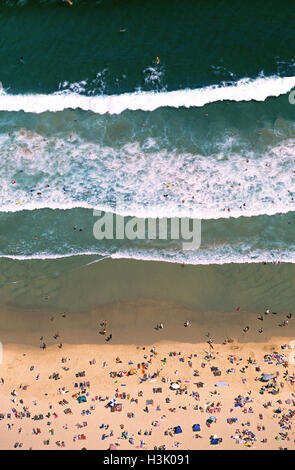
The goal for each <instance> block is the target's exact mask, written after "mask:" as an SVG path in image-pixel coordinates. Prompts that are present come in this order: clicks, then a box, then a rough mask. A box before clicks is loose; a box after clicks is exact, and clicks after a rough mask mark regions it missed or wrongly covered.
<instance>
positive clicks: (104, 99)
mask: <svg viewBox="0 0 295 470" xmlns="http://www.w3.org/2000/svg"><path fill="white" fill-rule="evenodd" d="M293 87H295V77H283V78H282V77H277V76H273V77H259V78H256V79H254V80H252V79H249V78H246V79H241V80H239V81H237V82H234V83H232V84H230V85H226V84H221V85H211V86H207V87H204V88H200V89H194V90H191V89H185V90H178V91H169V92H144V91H140V92H134V93H124V94H121V95H109V96H105V95H100V96H84V95H79V94H77V93H71V92H57V93H54V94H50V95H45V94H36V95H9V94H7V93H6V92H5V91H2V93H1V95H0V111H25V112H28V113H43V112H46V111H51V112H56V111H62V110H64V109H66V108H71V109H76V108H80V109H82V110H84V111H93V112H94V113H98V114H106V113H109V114H120V113H122V112H123V111H125V110H127V109H129V110H132V111H135V110H142V111H154V110H155V109H157V108H161V107H167V106H168V107H173V108H179V107H185V108H190V107H201V106H204V105H206V104H208V103H213V102H216V101H224V100H230V101H251V100H254V101H264V100H265V99H266V98H268V97H271V96H279V95H282V94H285V93H288V92H289V91H290V90H292V88H293Z"/></svg>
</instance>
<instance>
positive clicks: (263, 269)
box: [0, 0, 295, 310]
mask: <svg viewBox="0 0 295 470" xmlns="http://www.w3.org/2000/svg"><path fill="white" fill-rule="evenodd" d="M70 3H71V2H69V1H67V0H64V1H63V0H39V1H38V0H1V1H0V81H1V87H0V273H1V274H0V295H1V299H2V300H1V303H2V304H5V305H8V304H12V305H18V306H27V307H28V306H30V307H31V306H39V304H40V305H41V304H42V302H43V299H44V296H48V297H50V300H49V305H50V306H51V307H52V308H55V307H57V306H58V307H60V308H75V307H77V305H78V304H79V307H77V308H82V307H83V306H84V308H86V307H90V306H93V305H94V304H97V303H103V302H108V301H111V300H114V299H115V300H118V299H119V298H124V299H128V298H129V297H130V296H131V297H134V295H135V296H136V295H137V296H139V297H141V298H143V297H149V298H150V297H153V298H160V294H161V293H162V295H163V297H165V298H171V297H172V298H174V297H175V300H178V301H180V302H185V299H187V302H188V303H189V304H190V305H194V306H195V307H196V308H200V309H204V310H210V309H211V310H218V309H220V310H228V309H231V308H232V306H233V305H236V304H237V303H239V299H243V302H244V304H243V308H245V309H246V310H247V309H248V310H260V309H262V308H265V307H266V306H267V305H269V304H275V305H276V306H277V307H276V308H277V309H279V307H280V305H281V308H282V309H286V310H289V309H292V308H293V304H294V300H295V299H294V283H293V279H294V277H295V268H294V263H295V209H294V204H295V165H294V161H295V105H294V102H295V100H294V96H293V94H292V90H293V89H294V88H295V29H294V19H295V3H294V1H287V0H284V1H272V0H269V1H268V2H265V1H258V0H256V1H252V0H249V1H247V2H241V1H233V0H227V1H223V0H212V1H208V0H207V1H205V0H198V1H197V0H196V1H193V0H190V1H188V0H182V1H167V0H157V1H155V0H150V1H135V0H133V1H131V0H130V1H127V0H126V1H122V0H121V1H111V0H98V1H95V0H72V4H70ZM94 210H96V212H95V213H94ZM98 216H99V217H105V216H108V217H109V216H112V217H113V218H114V219H116V217H117V219H116V220H115V222H114V227H113V228H114V231H113V235H114V234H115V228H116V226H117V225H118V224H119V222H118V216H120V217H121V218H123V217H125V219H124V220H125V221H127V222H128V221H130V220H133V219H134V217H137V218H138V219H140V220H141V221H146V219H147V218H153V219H160V220H164V219H166V218H167V219H168V221H170V220H171V219H172V218H175V217H177V218H180V220H182V219H183V218H186V219H190V221H191V223H193V221H198V223H200V224H201V244H200V246H199V247H198V248H195V249H189V250H184V249H183V240H182V239H169V237H168V238H167V239H165V238H164V239H159V238H157V237H154V238H153V239H149V238H148V230H147V226H146V225H145V228H144V230H143V233H141V236H137V235H138V234H139V232H136V230H135V233H134V237H133V239H130V237H127V236H125V237H121V238H118V237H116V236H115V235H114V236H107V237H105V238H102V239H97V238H96V237H95V236H94V233H93V229H94V224H95V222H96V221H97V217H98ZM144 223H145V222H144ZM137 228H138V227H137ZM107 258H110V260H108V261H107V260H106V259H107ZM124 258H125V259H126V258H127V259H129V260H130V261H128V262H123V261H122V264H121V265H120V266H125V268H126V270H125V271H124V269H123V270H122V273H121V276H122V277H121V278H120V277H118V273H119V272H121V271H120V269H118V263H120V262H119V261H118V260H120V259H124ZM112 259H115V261H114V262H113V264H112ZM132 260H133V261H132ZM135 260H137V261H135ZM150 262H152V263H150ZM89 263H90V264H89ZM168 263H169V264H168ZM171 263H172V264H176V266H174V267H172V264H171ZM182 264H185V265H191V266H189V271H187V270H183V271H180V272H181V273H184V271H185V273H186V274H185V275H184V274H181V275H180V272H178V271H176V270H177V269H181V265H182ZM151 265H153V266H154V268H153V269H152V268H150V266H151ZM217 265H218V266H217ZM87 266H92V267H91V268H87ZM93 266H95V268H94V267H93ZM104 266H105V271H104ZM112 266H114V267H113V270H114V271H113V274H112ZM160 266H161V267H160ZM164 266H165V267H164ZM88 269H89V270H90V271H91V275H90V271H89V270H88ZM76 272H79V275H80V276H81V277H80V280H78V278H79V276H78V277H77V278H76V277H75V276H76V274H75V273H76ZM104 272H105V273H107V274H106V277H105V278H103V279H104V281H103V283H101V286H103V287H101V288H98V289H95V287H94V285H92V284H91V282H90V277H91V276H94V279H95V276H98V277H99V278H100V276H103V274H104ZM123 272H124V274H123ZM157 272H161V273H162V276H163V277H161V276H160V277H159V276H157V274H156V273H157ZM73 273H74V274H73ZM139 273H141V274H139ZM188 273H189V274H188ZM258 273H259V274H258ZM145 274H146V276H147V277H145ZM141 275H142V278H141ZM72 276H74V277H72ZM112 276H113V277H112ZM179 276H184V278H183V279H186V284H185V286H186V287H184V284H183V281H180V279H182V277H179ZM123 278H124V282H125V281H126V280H127V281H128V279H129V280H130V282H129V283H128V282H127V281H126V282H127V285H126V286H125V288H124V289H123V290H122V285H125V284H124V283H123V284H122V283H121V281H120V279H121V280H122V281H123ZM65 279H68V281H65ZM139 279H141V283H139ZM39 280H40V281H39ZM167 280H169V283H168V284H169V288H168V287H167V285H168V284H167V282H168V281H167ZM112 282H113V286H116V288H115V287H113V288H108V287H107V286H108V285H109V284H108V283H112ZM79 283H80V285H81V286H82V285H83V293H84V294H83V295H82V296H81V292H80V291H79V292H80V294H79V295H78V294H77V295H78V297H75V293H74V292H75V290H76V287H77V285H78V284H79ZM90 284H91V287H90ZM196 285H198V287H196ZM217 285H219V288H216V286H217ZM61 286H63V288H61ZM153 286H154V287H153ZM121 290H122V292H121ZM76 292H78V290H77V291H76ZM87 292H88V293H87ZM106 292H107V293H108V294H107V295H106ZM118 292H121V294H120V295H119V294H118ZM184 293H185V294H184ZM226 293H227V294H226ZM264 295H265V298H264ZM202 296H203V297H202ZM280 296H281V298H280ZM197 297H198V301H197V300H196V298H197ZM41 299H42V300H41ZM82 299H83V301H82ZM213 299H214V300H213ZM80 303H81V305H80ZM82 304H83V305H82Z"/></svg>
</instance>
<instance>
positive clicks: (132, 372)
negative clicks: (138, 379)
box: [128, 369, 137, 375]
mask: <svg viewBox="0 0 295 470" xmlns="http://www.w3.org/2000/svg"><path fill="white" fill-rule="evenodd" d="M136 373H137V370H136V369H131V370H130V371H129V372H128V374H129V375H134V374H136Z"/></svg>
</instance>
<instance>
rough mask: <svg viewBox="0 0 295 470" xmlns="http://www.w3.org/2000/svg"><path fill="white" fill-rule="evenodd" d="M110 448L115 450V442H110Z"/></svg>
mask: <svg viewBox="0 0 295 470" xmlns="http://www.w3.org/2000/svg"><path fill="white" fill-rule="evenodd" d="M109 449H110V450H116V449H117V447H116V446H115V444H110V447H109Z"/></svg>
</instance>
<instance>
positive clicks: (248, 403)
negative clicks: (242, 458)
mask: <svg viewBox="0 0 295 470" xmlns="http://www.w3.org/2000/svg"><path fill="white" fill-rule="evenodd" d="M65 313H66V316H63V314H64V312H46V311H38V312H34V311H25V312H24V311H23V312H19V311H13V310H6V311H4V310H3V311H2V312H1V315H0V318H1V320H0V331H1V337H0V340H1V342H2V343H3V363H2V364H1V365H0V377H1V378H3V379H4V384H2V385H1V384H0V397H1V400H0V413H1V414H2V415H4V416H3V419H0V432H1V438H0V448H1V449H12V448H14V446H15V445H16V443H20V444H21V447H16V448H22V449H29V448H32V449H58V448H61V449H62V448H65V449H81V448H83V447H85V448H87V449H107V448H109V446H110V444H114V445H116V446H117V448H118V449H137V448H145V449H153V448H155V447H157V448H159V447H160V446H165V447H166V449H175V448H177V449H207V448H212V449H215V448H217V449H253V448H254V449H278V448H280V447H283V448H285V447H287V448H291V449H292V448H294V439H295V437H294V431H293V426H292V421H293V420H294V419H295V418H293V416H292V414H293V410H294V405H295V384H294V385H293V381H292V374H295V366H294V365H293V364H290V361H289V359H290V354H291V353H292V349H290V347H288V344H289V342H290V340H292V339H293V338H295V320H294V319H293V318H291V319H288V325H286V326H284V327H279V326H278V325H279V324H280V323H281V322H282V321H285V320H286V319H287V317H286V314H280V315H278V314H277V315H274V314H271V313H270V314H268V315H265V314H264V313H263V312H262V317H263V320H259V319H258V318H257V317H258V315H257V314H251V313H249V312H241V311H235V312H233V313H228V314H226V313H225V314H220V313H214V312H211V313H210V314H209V313H206V314H202V313H198V312H196V311H193V310H190V309H188V308H184V307H183V306H180V305H177V304H172V303H168V302H153V301H140V302H139V301H138V302H124V303H113V304H107V305H104V306H102V307H100V308H99V309H96V310H93V311H89V312H81V313H75V314H72V313H71V312H65ZM104 320H107V322H108V323H107V328H106V329H107V332H106V335H101V334H99V330H101V329H102V328H101V327H100V323H101V322H102V321H104ZM186 320H189V321H190V322H191V323H192V324H191V326H189V327H184V322H185V321H186ZM293 322H294V324H293ZM159 323H163V329H159V330H155V326H156V325H157V324H159ZM246 326H249V330H248V331H247V332H244V331H243V329H244V328H245V327H246ZM260 328H263V332H262V333H259V329H260ZM56 334H58V337H57V338H54V336H56ZM108 334H112V339H111V340H110V342H108V343H106V341H105V338H106V337H107V335H108ZM42 336H43V337H44V338H43V339H40V338H41V337H42ZM209 338H212V339H213V343H212V346H213V348H212V347H210V345H209V344H208V342H207V341H208V340H209ZM229 338H230V339H232V340H233V342H230V343H226V344H222V343H223V342H224V340H225V339H229ZM43 342H45V343H46V349H44V350H43V349H41V348H40V345H42V343H43ZM60 343H62V347H61V348H59V347H58V344H60ZM282 346H286V347H285V349H282ZM172 352H175V353H176V355H169V354H170V353H172ZM179 353H180V354H179ZM275 353H277V354H275ZM266 354H275V356H276V357H279V360H277V359H275V358H273V359H272V361H271V362H272V363H271V364H269V363H267V362H265V360H264V355H266ZM230 356H232V357H234V358H235V359H232V361H233V362H230ZM283 356H285V360H284V359H283ZM117 357H119V358H120V360H121V361H122V362H120V363H119V362H116V358H117ZM249 358H251V362H249V361H248V360H249ZM93 360H95V363H94V364H90V362H92V361H93ZM288 361H289V364H288ZM278 362H279V364H278ZM142 363H145V364H146V365H147V366H148V367H147V368H145V369H144V368H143V366H142ZM140 364H141V365H140ZM202 364H203V365H202ZM204 364H205V366H204ZM138 365H140V366H139V367H138ZM32 366H34V368H32ZM214 366H215V367H218V369H219V370H220V372H221V375H218V376H214V375H213V372H212V371H211V367H214ZM257 367H260V370H257ZM232 368H233V369H234V370H235V372H234V373H227V372H226V371H228V370H229V369H232ZM243 368H245V369H243ZM132 369H135V370H136V373H134V374H133V375H128V376H127V375H125V376H123V377H114V378H112V377H110V372H116V373H118V372H119V371H126V372H128V371H130V370H132ZM196 371H198V373H197V372H196ZM78 372H85V376H83V377H76V375H75V374H77V373H78ZM277 372H278V373H279V375H278V377H277V378H276V383H275V382H274V381H273V380H271V381H270V382H268V383H271V384H272V385H273V387H272V388H269V389H268V390H265V391H264V393H263V394H261V393H259V391H260V389H261V387H262V386H263V385H267V383H262V382H261V381H260V380H257V379H259V378H260V377H261V374H262V373H274V374H276V373H277ZM286 373H287V374H286ZM53 374H59V375H58V376H57V378H56V379H55V378H53V377H52V375H53ZM50 377H51V378H50ZM143 378H146V380H144V381H142V379H143ZM83 382H86V385H85V386H84V387H83V386H82V388H79V387H75V386H74V384H75V383H78V384H81V383H83ZM88 382H89V384H88ZM172 382H173V383H174V382H178V384H179V386H180V390H183V391H182V392H181V393H180V392H179V391H173V390H171V388H170V386H171V383H172ZM199 382H202V383H203V384H204V385H203V386H202V387H200V386H198V385H197V384H198V383H199ZM217 382H225V383H227V384H228V385H225V386H216V385H215V384H216V383H217ZM88 385H89V386H88ZM24 386H27V387H25V388H26V389H24ZM155 388H160V389H162V391H161V392H160V393H154V391H153V389H155ZM61 389H64V390H63V391H64V392H65V393H59V392H61ZM83 389H84V391H83ZM274 390H276V391H278V393H277V394H272V393H270V392H273V391H274ZM124 392H125V394H126V397H125V398H124V397H120V394H123V393H124ZM141 392H142V393H141ZM79 394H80V395H83V396H85V397H86V399H87V402H86V403H80V404H79V403H78V401H77V397H78V396H79ZM239 395H240V396H242V397H243V398H242V407H240V406H239V407H235V406H234V404H235V398H236V397H238V396H239ZM114 398H115V399H116V400H117V402H118V403H119V404H122V411H115V412H111V408H110V407H106V405H107V403H108V402H109V401H110V400H111V399H114ZM167 398H169V399H170V402H169V403H168V402H167V401H166V399H167ZM62 400H66V402H67V403H65V404H62V403H61V402H62ZM135 400H136V401H135ZM147 400H153V404H152V405H148V412H147V410H146V401H147ZM267 402H271V405H270V406H268V407H267V408H266V407H264V406H263V404H266V403H267ZM208 405H209V407H208ZM157 407H158V409H157ZM251 408H252V411H253V412H251ZM67 409H70V410H71V414H67V413H65V410H67ZM249 409H250V411H249ZM83 410H84V413H83ZM171 410H174V411H171ZM211 411H212V412H211ZM27 413H29V414H30V415H29V416H25V415H26V414H27ZM48 413H50V415H49V414H48ZM54 413H56V417H55V416H54ZM131 413H133V414H134V417H128V414H129V416H131V415H130V414H131ZM7 414H8V416H7ZM9 414H10V415H11V417H10V418H9ZM260 414H261V415H262V418H261V417H259V415H260ZM35 415H43V419H39V420H34V419H33V418H34V416H35ZM46 415H47V416H46ZM210 417H211V418H212V417H215V418H216V422H213V423H211V424H210V427H209V426H207V424H206V421H207V420H208V419H209V418H210ZM228 418H237V421H236V422H234V423H231V424H229V423H228V422H227V419H228ZM283 421H284V422H283ZM83 423H84V424H85V423H87V425H85V426H84V424H83ZM194 424H199V425H200V427H201V431H200V432H193V431H192V426H193V425H194ZM102 425H104V426H105V427H104V428H101V427H100V426H102ZM178 425H180V426H181V428H182V431H183V432H182V433H180V434H174V431H173V428H174V427H175V426H178ZM106 426H107V428H106ZM122 426H124V428H123V427H122ZM263 426H264V429H262V427H263ZM282 426H287V427H290V429H286V428H283V427H282ZM124 432H127V433H128V435H126V434H124ZM150 432H151V434H150ZM242 432H244V433H245V432H246V433H247V435H248V436H249V433H250V432H251V433H253V435H252V437H253V439H251V440H250V441H248V445H249V447H248V446H246V445H245V444H246V443H247V442H246V441H245V439H244V440H243V436H242V434H241V433H242ZM122 433H123V434H122ZM139 433H140V434H139ZM279 433H283V434H279ZM284 433H287V434H284ZM81 435H84V436H85V437H86V439H80V438H79V436H80V437H81ZM103 435H105V436H106V437H105V439H102V437H103ZM212 435H217V437H218V438H222V442H221V443H220V444H218V445H216V446H214V445H210V436H212ZM239 435H240V437H239ZM196 436H199V437H198V438H196ZM231 436H233V437H231ZM244 438H245V434H244ZM265 440H266V441H265ZM48 441H49V444H47V442H48ZM263 441H264V442H263ZM62 443H64V447H62V446H61V445H62ZM18 445H19V444H18Z"/></svg>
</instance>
